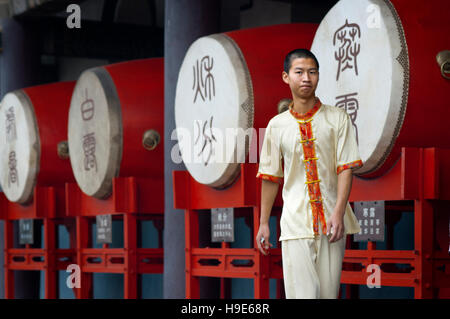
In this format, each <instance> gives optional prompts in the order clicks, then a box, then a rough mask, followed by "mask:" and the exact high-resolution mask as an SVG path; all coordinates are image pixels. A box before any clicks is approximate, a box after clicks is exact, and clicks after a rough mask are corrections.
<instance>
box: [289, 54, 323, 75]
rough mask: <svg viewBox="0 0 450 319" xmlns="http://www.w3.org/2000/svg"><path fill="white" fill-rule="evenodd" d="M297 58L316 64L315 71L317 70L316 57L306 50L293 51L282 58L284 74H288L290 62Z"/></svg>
mask: <svg viewBox="0 0 450 319" xmlns="http://www.w3.org/2000/svg"><path fill="white" fill-rule="evenodd" d="M298 58H305V59H307V58H310V59H313V60H314V61H315V62H316V65H317V70H319V61H317V58H316V56H315V55H314V54H313V53H312V52H311V51H309V50H308V49H295V50H292V51H291V52H289V53H288V54H287V55H286V57H285V58H284V72H286V73H289V69H290V68H291V66H292V61H293V60H294V59H298Z"/></svg>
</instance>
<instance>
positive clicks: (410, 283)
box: [173, 148, 450, 298]
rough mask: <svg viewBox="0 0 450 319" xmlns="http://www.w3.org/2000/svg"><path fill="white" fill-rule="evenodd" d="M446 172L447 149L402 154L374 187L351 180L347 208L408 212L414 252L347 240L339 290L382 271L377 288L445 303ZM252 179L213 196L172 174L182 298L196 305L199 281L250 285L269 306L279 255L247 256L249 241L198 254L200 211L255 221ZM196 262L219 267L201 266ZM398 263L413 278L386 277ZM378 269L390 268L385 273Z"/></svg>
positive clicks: (245, 167) (249, 171)
mask: <svg viewBox="0 0 450 319" xmlns="http://www.w3.org/2000/svg"><path fill="white" fill-rule="evenodd" d="M449 164H450V150H449V149H437V148H403V149H402V153H401V158H400V159H399V160H398V162H397V163H396V164H395V165H394V166H393V167H392V169H391V170H390V171H388V172H387V173H385V174H384V175H383V176H381V177H379V178H376V179H361V178H357V177H356V178H354V181H353V187H352V193H351V196H350V202H354V201H374V200H384V201H388V202H389V203H388V206H387V209H386V210H387V211H386V214H388V213H389V209H392V207H390V206H389V205H390V204H392V206H393V207H394V208H396V207H398V208H396V209H411V211H414V225H415V226H414V250H403V251H399V250H377V249H376V243H375V242H368V245H367V249H350V246H351V245H350V244H351V243H350V240H349V239H350V237H348V239H347V240H348V241H347V249H346V252H345V256H344V267H343V271H342V276H341V283H344V284H357V285H365V284H367V278H368V276H369V275H370V274H369V273H367V272H366V270H367V266H368V265H370V264H378V265H382V267H381V285H382V286H405V287H413V288H414V291H415V293H414V297H415V298H432V297H447V298H448V297H449V296H450V294H449V291H450V256H449V253H448V251H447V249H448V247H449V229H448V228H449V216H450V215H449V212H448V200H450V187H449V184H448V181H449V180H450V165H449ZM256 172H257V165H256V164H241V176H240V177H239V179H238V180H237V181H236V182H235V183H234V184H233V185H232V186H230V187H229V188H227V189H226V190H220V191H219V190H215V189H213V188H210V187H207V186H205V185H202V184H199V183H197V182H196V181H195V180H194V179H193V178H192V177H191V176H190V175H189V173H188V172H187V171H174V172H173V185H174V203H175V208H178V209H183V210H184V211H185V231H186V233H185V236H186V237H185V242H186V298H199V297H200V291H199V289H200V288H199V277H201V276H209V277H220V278H252V279H254V283H255V284H254V296H255V298H268V297H269V284H268V282H269V278H277V279H281V278H282V269H281V249H280V248H276V249H272V250H271V253H270V256H269V257H264V256H263V255H262V254H261V253H260V252H259V251H258V250H257V249H256V248H254V247H257V246H256V243H255V242H254V239H253V248H250V249H231V248H229V246H228V245H227V244H222V247H221V248H199V240H198V232H199V228H198V214H199V210H203V209H211V208H217V207H247V208H249V209H251V210H252V218H253V221H259V215H260V181H259V180H257V179H256V178H255V176H256ZM280 193H281V192H279V195H278V197H277V200H276V202H275V205H274V209H278V210H279V208H280V207H281V205H282V202H281V198H280ZM405 203H406V204H405ZM411 203H413V205H411ZM408 204H409V206H408ZM399 205H400V206H399ZM405 206H406V207H405ZM446 206H447V207H446ZM445 208H447V210H446V209H445ZM258 226H259V223H257V222H256V223H255V222H253V234H252V235H254V234H256V232H257V230H258ZM253 238H254V236H253ZM436 243H440V246H441V248H442V247H443V249H444V250H442V249H441V250H440V251H439V250H436V249H435V246H436ZM202 259H203V260H205V259H206V260H208V259H213V260H217V261H219V262H216V263H215V264H214V265H211V264H208V263H206V264H203V265H202V263H200V261H201V260H202ZM234 259H247V260H251V261H252V266H251V267H247V268H244V267H236V266H234V265H233V264H232V263H231V261H232V260H234ZM397 263H399V264H408V265H409V266H410V269H412V271H410V272H403V273H402V272H392V271H390V270H389V269H392V268H393V267H390V268H389V266H395V264H397ZM352 264H360V267H353V266H352ZM384 264H394V265H387V266H386V267H384V266H385V265H384ZM348 265H350V267H348ZM394 268H395V267H394ZM347 293H348V294H349V293H350V289H348V290H347ZM348 294H347V297H348V296H349V295H348ZM222 296H223V293H222ZM278 296H280V294H278Z"/></svg>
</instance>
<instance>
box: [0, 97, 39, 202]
mask: <svg viewBox="0 0 450 319" xmlns="http://www.w3.org/2000/svg"><path fill="white" fill-rule="evenodd" d="M0 132H2V136H1V137H2V141H1V142H0V165H1V168H0V182H1V186H2V189H3V192H4V193H5V195H6V197H7V198H8V200H10V201H11V202H16V203H20V204H26V203H27V202H29V201H30V200H31V199H32V197H33V191H34V186H35V184H36V180H37V175H38V173H39V160H40V149H41V147H40V141H39V131H38V125H37V121H36V116H35V113H34V108H33V105H32V103H31V101H30V99H29V98H28V96H27V95H26V94H25V92H23V91H22V90H18V91H14V92H10V93H8V94H6V95H5V97H4V98H3V100H2V102H1V104H0Z"/></svg>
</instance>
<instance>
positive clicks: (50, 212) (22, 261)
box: [0, 186, 76, 299]
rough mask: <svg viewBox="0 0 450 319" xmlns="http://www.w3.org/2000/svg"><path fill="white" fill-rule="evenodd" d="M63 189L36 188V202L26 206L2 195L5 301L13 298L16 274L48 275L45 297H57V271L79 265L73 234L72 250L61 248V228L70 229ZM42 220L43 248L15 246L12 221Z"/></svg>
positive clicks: (34, 199) (72, 233) (72, 235)
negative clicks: (65, 213)
mask: <svg viewBox="0 0 450 319" xmlns="http://www.w3.org/2000/svg"><path fill="white" fill-rule="evenodd" d="M64 212H65V208H64V189H63V188H60V187H59V188H58V187H39V186H38V187H35V188H34V196H33V202H32V203H31V204H29V205H27V206H22V205H20V204H17V203H13V202H10V201H9V200H8V199H7V198H6V196H5V195H4V194H3V193H0V218H1V219H4V220H5V228H4V245H5V251H4V252H5V264H4V268H5V298H7V299H9V298H14V296H15V294H14V271H16V270H26V271H29V270H39V271H44V272H45V295H44V298H49V299H55V298H58V295H59V293H58V271H59V270H64V271H65V270H66V269H67V266H68V265H70V264H74V263H75V262H76V251H75V247H74V246H75V240H74V235H75V233H74V232H70V228H69V233H70V244H71V248H70V249H59V248H58V246H57V243H58V233H57V227H58V225H60V224H62V225H66V226H70V222H71V221H70V220H69V219H68V218H67V217H66V216H64ZM23 218H26V219H41V220H42V221H43V224H44V229H43V231H44V243H43V248H31V245H28V244H27V245H25V248H17V247H14V244H13V243H14V227H13V221H14V220H19V219H23Z"/></svg>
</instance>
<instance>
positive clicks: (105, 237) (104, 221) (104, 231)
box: [96, 215, 112, 244]
mask: <svg viewBox="0 0 450 319" xmlns="http://www.w3.org/2000/svg"><path fill="white" fill-rule="evenodd" d="M96 220H97V243H99V244H111V243H112V217H111V215H97V218H96Z"/></svg>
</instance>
